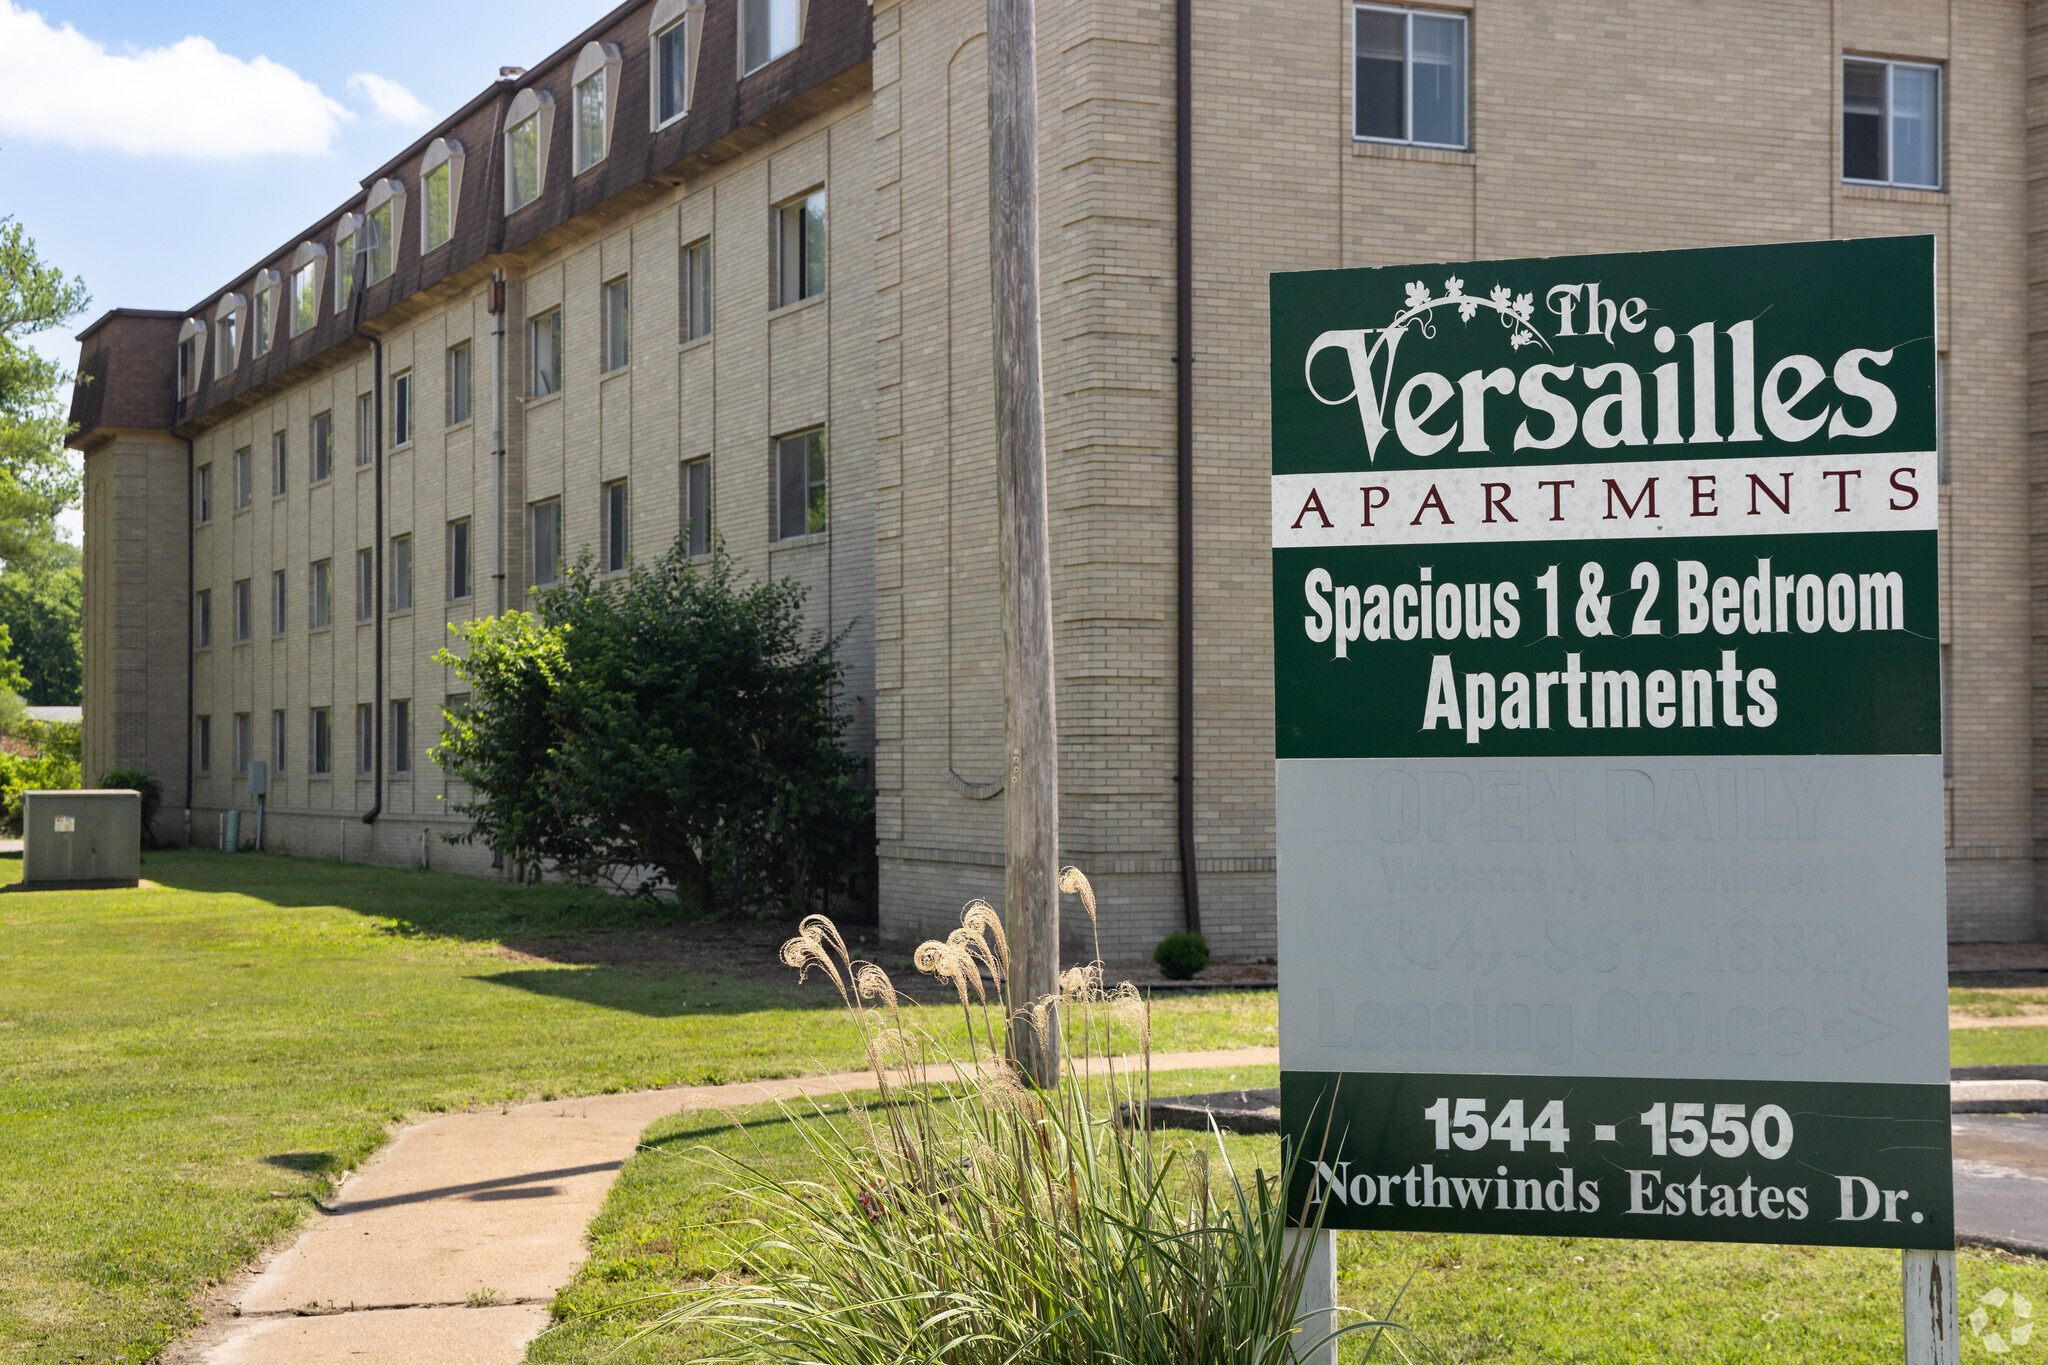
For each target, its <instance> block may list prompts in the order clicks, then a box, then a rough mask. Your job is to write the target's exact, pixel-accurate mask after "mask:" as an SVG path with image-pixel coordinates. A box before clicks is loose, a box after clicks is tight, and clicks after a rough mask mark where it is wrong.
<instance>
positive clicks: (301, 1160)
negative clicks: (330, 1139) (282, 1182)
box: [263, 1152, 335, 1175]
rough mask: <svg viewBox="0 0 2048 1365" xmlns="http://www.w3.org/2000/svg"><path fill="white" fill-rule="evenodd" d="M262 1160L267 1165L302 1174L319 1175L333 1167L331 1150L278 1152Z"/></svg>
mask: <svg viewBox="0 0 2048 1365" xmlns="http://www.w3.org/2000/svg"><path fill="white" fill-rule="evenodd" d="M263 1160H264V1162H265V1164H267V1165H271V1166H277V1167H280V1168H282V1169H284V1170H287V1171H297V1172H299V1173H300V1174H302V1175H319V1174H321V1173H322V1172H325V1171H331V1170H333V1169H334V1167H335V1160H334V1153H332V1152H278V1153H277V1154H275V1155H274V1156H267V1157H264V1158H263Z"/></svg>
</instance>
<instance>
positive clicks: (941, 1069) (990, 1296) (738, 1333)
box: [657, 868, 1391, 1365]
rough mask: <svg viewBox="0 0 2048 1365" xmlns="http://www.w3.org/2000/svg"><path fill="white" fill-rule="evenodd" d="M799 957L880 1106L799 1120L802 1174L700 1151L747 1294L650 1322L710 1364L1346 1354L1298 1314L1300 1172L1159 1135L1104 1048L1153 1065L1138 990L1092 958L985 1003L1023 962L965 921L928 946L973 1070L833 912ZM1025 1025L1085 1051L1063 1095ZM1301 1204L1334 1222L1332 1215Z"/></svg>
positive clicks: (1079, 1362)
mask: <svg viewBox="0 0 2048 1365" xmlns="http://www.w3.org/2000/svg"><path fill="white" fill-rule="evenodd" d="M1061 885H1062V887H1063V888H1065V889H1066V890H1068V891H1070V892H1076V893H1078V894H1080V895H1081V897H1082V900H1083V903H1084V904H1085V905H1086V906H1087V907H1088V911H1089V917H1090V919H1091V920H1092V919H1093V918H1094V895H1093V892H1092V891H1091V890H1089V888H1088V884H1087V879H1086V878H1085V877H1083V876H1081V874H1080V872H1079V871H1078V870H1077V869H1074V868H1068V869H1066V870H1065V872H1064V873H1063V874H1062V876H1061ZM782 960H783V961H784V962H785V963H787V964H788V965H790V966H792V967H795V968H797V969H799V970H800V971H803V972H809V971H813V970H815V971H818V972H820V973H822V974H823V975H825V976H826V977H827V978H828V979H829V980H830V981H831V982H832V984H834V985H835V986H837V987H838V988H839V993H840V996H841V998H842V999H843V1000H844V1001H845V1002H846V1008H847V1011H848V1013H849V1014H851V1015H852V1017H853V1021H854V1023H855V1025H856V1026H857V1027H858V1028H859V1030H860V1032H861V1036H862V1038H863V1040H864V1042H865V1043H866V1045H867V1056H868V1063H869V1067H870V1069H871V1070H872V1071H873V1073H874V1076H875V1081H876V1084H877V1086H878V1088H879V1095H878V1097H877V1100H876V1102H875V1103H873V1104H871V1105H868V1106H864V1107H863V1106H856V1107H852V1108H851V1109H850V1110H849V1114H848V1115H847V1116H846V1117H845V1118H840V1117H839V1116H836V1115H835V1116H830V1117H828V1116H827V1115H826V1114H824V1113H823V1112H822V1111H821V1110H820V1109H818V1108H816V1107H815V1106H814V1107H813V1108H812V1110H811V1111H810V1113H808V1114H803V1113H797V1112H792V1111H791V1110H790V1109H789V1108H788V1107H787V1106H785V1107H784V1111H783V1112H784V1115H785V1117H786V1118H787V1119H788V1121H789V1122H790V1123H791V1124H792V1125H794V1126H795V1127H796V1129H797V1131H798V1132H799V1133H801V1134H802V1136H803V1140H804V1142H805V1144H806V1146H807V1147H808V1148H809V1149H810V1152H811V1154H812V1156H813V1158H814V1162H813V1169H814V1171H815V1175H814V1176H812V1177H811V1178H808V1179H804V1180H800V1181H792V1182H788V1183H785V1182H783V1181H781V1180H778V1179H777V1178H775V1177H774V1176H772V1175H770V1174H768V1173H766V1172H764V1171H762V1170H759V1169H757V1168H755V1167H753V1166H751V1165H749V1164H747V1163H746V1162H745V1161H744V1160H742V1159H739V1158H735V1157H732V1156H729V1155H724V1154H721V1153H717V1152H710V1151H705V1152H702V1153H700V1155H699V1157H698V1159H700V1160H702V1161H705V1162H706V1163H707V1164H709V1165H710V1166H711V1167H712V1168H713V1169H715V1170H717V1171H719V1172H720V1173H722V1174H723V1176H724V1177H725V1179H726V1181H727V1182H728V1183H727V1186H726V1189H725V1193H726V1194H727V1195H728V1196H729V1197H730V1199H731V1200H732V1202H733V1203H734V1204H735V1205H736V1206H737V1207H736V1209H735V1213H736V1214H737V1215H738V1216H737V1217H736V1218H735V1219H734V1220H733V1221H731V1222H729V1223H727V1224H726V1225H725V1226H726V1229H727V1232H726V1234H725V1241H726V1243H727V1245H726V1247H725V1251H726V1252H727V1253H728V1254H729V1256H730V1258H731V1261H732V1263H733V1264H734V1265H736V1266H742V1267H746V1268H747V1269H748V1270H749V1271H750V1272H751V1276H752V1278H751V1279H750V1280H749V1281H746V1282H739V1283H734V1282H732V1281H731V1280H723V1281H720V1282H714V1284H713V1286H712V1287H710V1288H708V1289H702V1290H684V1291H679V1292H678V1294H677V1297H678V1298H679V1299H680V1300H681V1303H680V1306H678V1307H677V1308H676V1309H674V1310H673V1311H671V1312H670V1313H669V1314H668V1315H667V1316H666V1317H665V1318H664V1319H662V1320H661V1322H660V1323H659V1324H658V1325H657V1330H658V1329H659V1328H664V1327H665V1328H684V1327H698V1328H708V1329H709V1330H710V1331H712V1332H713V1333H715V1334H716V1335H718V1336H720V1337H722V1338H723V1339H724V1340H725V1341H726V1342H727V1343H728V1344H729V1349H728V1350H727V1351H724V1352H721V1353H719V1354H716V1355H713V1356H709V1357H702V1358H703V1359H709V1360H721V1361H724V1360H730V1361H764V1360H770V1361H788V1362H798V1361H803V1362H811V1361H831V1362H834V1365H884V1363H885V1362H886V1363H887V1365H901V1363H902V1362H907V1361H941V1360H942V1361H945V1362H947V1365H1084V1363H1092V1365H1104V1363H1106V1362H1117V1365H1194V1363H1195V1362H1200V1365H1287V1362H1289V1361H1291V1360H1292V1359H1293V1358H1294V1356H1293V1352H1295V1351H1296V1350H1303V1349H1304V1348H1308V1349H1310V1350H1312V1348H1313V1346H1314V1345H1319V1344H1321V1342H1322V1341H1327V1340H1328V1339H1329V1337H1328V1335H1326V1334H1325V1331H1324V1328H1323V1326H1322V1323H1323V1322H1326V1321H1327V1319H1324V1318H1322V1317H1321V1316H1320V1315H1319V1314H1315V1313H1304V1312H1302V1311H1300V1298H1301V1289H1302V1283H1303V1279H1304V1277H1305V1274H1306V1261H1307V1252H1308V1249H1309V1246H1310V1242H1309V1239H1307V1238H1302V1239H1295V1238H1291V1237H1289V1236H1288V1233H1287V1228H1288V1221H1289V1220H1288V1218H1287V1216H1286V1211H1285V1209H1284V1207H1283V1192H1284V1190H1285V1189H1286V1188H1287V1186H1286V1185H1285V1183H1284V1173H1282V1175H1278V1176H1276V1175H1269V1174H1268V1173H1266V1172H1264V1171H1259V1172H1254V1173H1252V1174H1251V1175H1250V1177H1249V1178H1248V1179H1247V1178H1245V1177H1243V1176H1240V1174H1239V1173H1238V1172H1236V1171H1235V1170H1233V1169H1232V1168H1231V1167H1230V1164H1229V1159H1228V1155H1227V1153H1223V1152H1222V1149H1221V1146H1220V1143H1219V1144H1218V1152H1219V1154H1220V1155H1221V1169H1220V1170H1212V1169H1211V1165H1210V1160H1209V1148H1208V1144H1207V1143H1204V1142H1199V1141H1197V1142H1194V1143H1190V1142H1189V1141H1188V1140H1187V1139H1181V1140H1180V1141H1178V1142H1173V1141H1171V1140H1169V1139H1168V1138H1166V1137H1164V1136H1162V1135H1159V1134H1155V1133H1154V1132H1153V1131H1152V1129H1151V1127H1150V1125H1149V1122H1148V1120H1147V1117H1146V1116H1147V1114H1148V1111H1147V1108H1146V1105H1145V1101H1146V1100H1147V1099H1148V1098H1149V1090H1150V1074H1151V1072H1150V1067H1149V1064H1148V1065H1146V1066H1144V1067H1142V1068H1137V1067H1132V1066H1129V1065H1125V1064H1124V1063H1125V1062H1126V1061H1127V1060H1128V1059H1127V1058H1123V1057H1119V1056H1118V1055H1117V1053H1118V1048H1116V1047H1115V1046H1113V1045H1112V1042H1111V1032H1112V1030H1113V1029H1114V1030H1116V1031H1117V1032H1118V1033H1119V1034H1123V1033H1125V1032H1127V1031H1128V1032H1135V1033H1136V1035H1137V1040H1138V1041H1139V1043H1140V1044H1141V1045H1142V1046H1144V1047H1145V1048H1146V1050H1147V1051H1148V1052H1149V1040H1150V1036H1151V1030H1150V1018H1149V1014H1148V1009H1147V1006H1146V1004H1145V1002H1144V1000H1143V998H1142V997H1141V996H1140V995H1139V993H1138V992H1137V990H1136V989H1135V988H1133V987H1132V986H1130V985H1129V983H1125V984H1124V985H1122V986H1119V987H1117V988H1116V989H1114V990H1108V991H1105V990H1104V989H1103V984H1102V964H1101V962H1100V961H1097V962H1094V963H1092V964H1090V965H1089V966H1087V967H1076V968H1074V969H1072V970H1070V971H1068V972H1066V973H1064V974H1063V976H1062V977H1061V992H1060V994H1059V996H1057V997H1049V998H1047V999H1045V1000H1039V1001H1034V1002H1016V1001H1012V1000H1010V999H1009V998H1008V997H1007V996H1005V995H1003V994H1001V993H1000V992H998V993H995V994H993V995H992V994H990V993H989V992H988V988H987V986H986V984H985V983H986V982H988V981H989V980H995V981H999V982H1007V981H1009V980H1010V979H1011V978H1010V976H1009V972H1008V960H1009V949H1008V947H1007V945H1006V943H1005V940H1004V936H1003V929H1002V923H1001V921H1000V919H999V918H998V917H997V916H996V913H995V912H994V911H993V910H992V909H990V908H989V906H988V904H987V903H986V902H984V901H975V902H973V903H971V904H970V905H968V907H967V909H966V912H965V913H964V914H963V915H962V917H961V927H960V928H958V929H956V930H954V931H953V933H952V934H951V935H950V936H948V937H947V939H946V940H945V941H944V942H938V941H933V942H928V943H926V944H924V945H923V946H922V947H920V948H919V949H918V950H917V954H916V963H917V966H918V968H919V969H920V970H922V971H924V972H927V973H929V974H931V975H933V976H935V977H937V978H938V979H939V981H940V982H941V983H942V986H943V988H944V990H945V992H946V994H947V995H950V996H952V997H954V998H957V1000H958V1002H959V1005H960V1008H961V1010H962V1012H963V1013H964V1014H966V1015H967V1023H968V1039H969V1048H970V1049H971V1052H970V1055H969V1056H967V1057H964V1058H962V1057H956V1056H951V1055H948V1054H947V1053H946V1051H945V1049H944V1046H943V1045H942V1044H940V1043H939V1042H938V1041H937V1040H936V1037H935V1035H934V1034H933V1033H932V1032H929V1031H927V1030H924V1029H922V1028H919V1027H918V1026H917V1024H916V1021H915V1019H914V1017H913V1015H912V1012H911V1010H910V1009H909V1008H907V1006H908V1004H909V1002H908V1001H906V1000H905V999H904V998H903V997H902V996H900V995H899V994H898V993H897V991H896V989H895V986H894V984H893V983H892V982H891V981H890V979H889V977H888V975H887V974H886V973H885V972H883V971H882V969H881V968H879V967H877V966H875V965H874V964H872V963H868V962H859V961H855V960H854V959H853V958H852V957H851V956H850V955H849V954H848V952H847V948H846V943H845V941H844V940H843V939H842V938H841V937H840V935H839V933H838V931H837V930H836V929H835V928H834V927H833V926H832V923H831V922H830V921H829V920H827V919H825V918H824V917H822V916H817V915H814V916H811V917H810V918H808V919H806V920H805V921H804V923H803V925H802V927H801V930H800V933H799V936H798V937H796V938H793V939H791V940H790V941H789V942H788V943H787V944H786V945H785V946H784V948H783V951H782ZM942 998H943V997H942ZM950 1004H951V1001H950V1000H949V1001H948V1007H950ZM1013 1021H1026V1026H1027V1027H1035V1028H1037V1029H1038V1030H1039V1031H1040V1033H1041V1036H1046V1035H1049V1034H1050V1033H1051V1032H1052V1031H1053V1030H1054V1029H1057V1031H1058V1035H1059V1038H1060V1041H1061V1051H1062V1052H1063V1053H1066V1054H1068V1055H1069V1056H1070V1057H1072V1056H1073V1055H1074V1054H1076V1053H1078V1054H1079V1058H1078V1060H1076V1062H1075V1064H1072V1065H1068V1066H1067V1067H1065V1068H1063V1073H1062V1078H1061V1080H1060V1081H1059V1083H1058V1084H1057V1085H1056V1086H1053V1087H1050V1088H1046V1089H1031V1088H1027V1087H1026V1086H1025V1085H1024V1084H1023V1083H1021V1082H1020V1080H1019V1079H1018V1077H1017V1074H1016V1073H1015V1072H1014V1071H1013V1070H1012V1069H1011V1068H1010V1066H1009V1064H1008V1063H1007V1062H1005V1060H1004V1059H1003V1051H1002V1044H1001V1043H1000V1042H999V1041H998V1040H999V1039H1001V1038H1002V1037H1004V1036H1005V1034H1006V1032H1007V1029H1008V1027H1009V1026H1010V1025H1011V1024H1012V1022H1013ZM977 1034H979V1035H980V1044H981V1046H977V1041H976V1035H977ZM983 1046H985V1048H986V1053H985V1054H984V1053H983V1051H982V1047H983ZM1148 1062H1149V1059H1148ZM1302 1212H1304V1213H1305V1214H1308V1215H1309V1217H1308V1219H1307V1220H1306V1221H1308V1223H1309V1224H1310V1226H1311V1228H1312V1229H1313V1228H1317V1227H1319V1219H1320V1209H1319V1208H1311V1209H1304V1210H1302ZM1389 1326H1391V1324H1389V1323H1384V1322H1370V1321H1366V1322H1357V1323H1354V1324H1352V1325H1350V1326H1348V1327H1345V1328H1344V1329H1342V1331H1341V1332H1338V1333H1336V1335H1343V1334H1345V1333H1350V1332H1359V1331H1367V1330H1374V1329H1383V1328H1386V1327H1389ZM1319 1338H1320V1340H1318V1339H1319ZM1304 1353H1306V1351H1305V1352H1304Z"/></svg>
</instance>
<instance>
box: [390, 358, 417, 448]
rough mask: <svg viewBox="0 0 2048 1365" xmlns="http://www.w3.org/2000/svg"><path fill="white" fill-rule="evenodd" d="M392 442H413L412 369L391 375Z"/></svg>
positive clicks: (400, 443) (398, 444)
mask: <svg viewBox="0 0 2048 1365" xmlns="http://www.w3.org/2000/svg"><path fill="white" fill-rule="evenodd" d="M391 444H393V445H395V446H406V445H411V444H412V371H410V370H408V371H406V372H405V373H404V374H395V375H393V376H391Z"/></svg>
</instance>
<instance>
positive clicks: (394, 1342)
mask: <svg viewBox="0 0 2048 1365" xmlns="http://www.w3.org/2000/svg"><path fill="white" fill-rule="evenodd" d="M1279 1060H1280V1054H1279V1050H1278V1049H1277V1048H1270V1047H1266V1048H1240V1049H1234V1050H1228V1051H1218V1052H1182V1053H1168V1054H1165V1055H1161V1056H1157V1057H1154V1058H1153V1059H1152V1069H1153V1070H1154V1071H1185V1070H1193V1069H1197V1068H1205V1067H1254V1066H1275V1065H1278V1063H1279ZM873 1084H874V1078H873V1077H872V1076H870V1075H869V1074H868V1073H866V1072H858V1073H848V1074H841V1075H834V1076H816V1077H811V1078H809V1079H807V1080H802V1081H769V1082H760V1083H750V1084H741V1085H720V1086H688V1087H679V1088H677V1089H673V1090H650V1091H638V1092H634V1093H631V1094H624V1095H597V1096H592V1097H590V1098H587V1099H575V1100H551V1101H547V1102H544V1103H540V1104H523V1105H518V1106H515V1107H512V1108H508V1109H504V1110H493V1111H489V1112H484V1113H466V1114H447V1115H443V1116H442V1117H440V1118H435V1119H429V1120H427V1121H426V1122H423V1123H416V1124H412V1125H410V1126H409V1127H406V1128H403V1129H401V1130H400V1131H399V1132H398V1134H397V1135H396V1136H395V1137H393V1138H392V1140H391V1141H390V1142H389V1143H387V1144H385V1146H384V1147H383V1148H381V1149H380V1150H379V1151H378V1152H377V1154H376V1155H375V1156H373V1157H372V1158H371V1159H370V1160H369V1161H367V1162H365V1163H364V1164H363V1167H362V1169H361V1170H360V1171H358V1172H356V1173H355V1174H354V1175H352V1176H350V1177H349V1178H348V1180H347V1182H346V1183H345V1184H344V1185H343V1186H342V1187H341V1189H340V1191H339V1192H338V1193H337V1195H336V1197H335V1199H334V1202H333V1203H331V1204H329V1205H327V1206H326V1208H325V1211H324V1212H323V1213H321V1214H320V1215H317V1217H318V1221H317V1222H314V1223H312V1224H310V1225H309V1226H307V1228H306V1229H305V1230H304V1231H303V1232H301V1233H300V1234H299V1236H298V1239H297V1240H296V1241H294V1242H293V1243H292V1244H291V1245H290V1246H288V1247H286V1248H285V1249H284V1250H283V1251H281V1252H279V1253H278V1254H277V1255H276V1256H274V1257H273V1258H271V1260H270V1261H269V1263H268V1264H267V1265H265V1266H264V1267H263V1269H262V1270H261V1271H260V1272H259V1273H257V1274H256V1275H254V1276H253V1277H252V1278H251V1279H250V1280H249V1281H248V1282H247V1283H246V1284H244V1285H243V1286H241V1288H240V1292H239V1293H237V1294H236V1295H235V1297H234V1307H235V1312H236V1316H235V1317H234V1318H233V1319H231V1320H230V1321H229V1322H228V1323H227V1324H225V1325H224V1326H217V1327H216V1328H214V1329H212V1330H209V1331H204V1332H202V1333H200V1334H199V1336H198V1337H196V1338H194V1339H192V1340H190V1341H188V1342H187V1343H185V1344H184V1349H181V1350H174V1351H173V1352H172V1354H171V1356H170V1357H169V1359H172V1360H178V1361H192V1362H204V1365H377V1363H378V1362H384V1361H404V1362H407V1363H408V1365H509V1362H514V1361H518V1360H521V1359H523V1358H524V1357H525V1352H526V1343H527V1342H529V1341H531V1340H532V1339H533V1338H534V1336H536V1335H537V1334H538V1333H539V1332H540V1331H541V1329H542V1328H544V1327H546V1326H547V1322H548V1310H547V1305H548V1304H549V1303H550V1302H551V1301H552V1300H553V1298H554V1296H555V1291H556V1290H557V1289H559V1288H561V1286H563V1285H564V1284H567V1283H568V1281H569V1279H570V1277H571V1276H573V1275H574V1274H575V1273H576V1268H577V1267H578V1266H579V1265H581V1264H582V1262H583V1258H584V1255H585V1252H586V1247H585V1246H584V1241H583V1233H584V1229H585V1228H587V1227H588V1226H589V1225H590V1220H591V1219H592V1218H594V1217H596V1216H597V1212H598V1209H599V1208H600V1207H601V1206H602V1205H603V1204H604V1199H605V1195H606V1194H607V1193H608V1192H609V1191H610V1189H611V1186H612V1181H613V1180H614V1179H615V1178H616V1177H617V1176H618V1173H619V1167H620V1166H622V1165H624V1164H625V1161H626V1159H627V1158H628V1157H630V1156H631V1155H632V1154H633V1152H634V1150H635V1149H636V1148H637V1147H638V1145H639V1141H640V1134H641V1132H642V1131H643V1130H645V1129H646V1127H647V1125H648V1124H650V1123H652V1122H654V1121H655V1120H656V1119H660V1118H665V1117H667V1116H668V1115H671V1114H676V1113H680V1112H683V1111H685V1110H696V1109H709V1110H718V1109H728V1108H738V1107H741V1106H744V1105H750V1104H763V1103H766V1102H768V1101H770V1100H774V1099H777V1098H785V1099H788V1098H797V1097H802V1096H817V1097H825V1096H831V1095H839V1094H846V1093H850V1092H855V1091H861V1090H867V1089H871V1088H872V1087H873Z"/></svg>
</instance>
